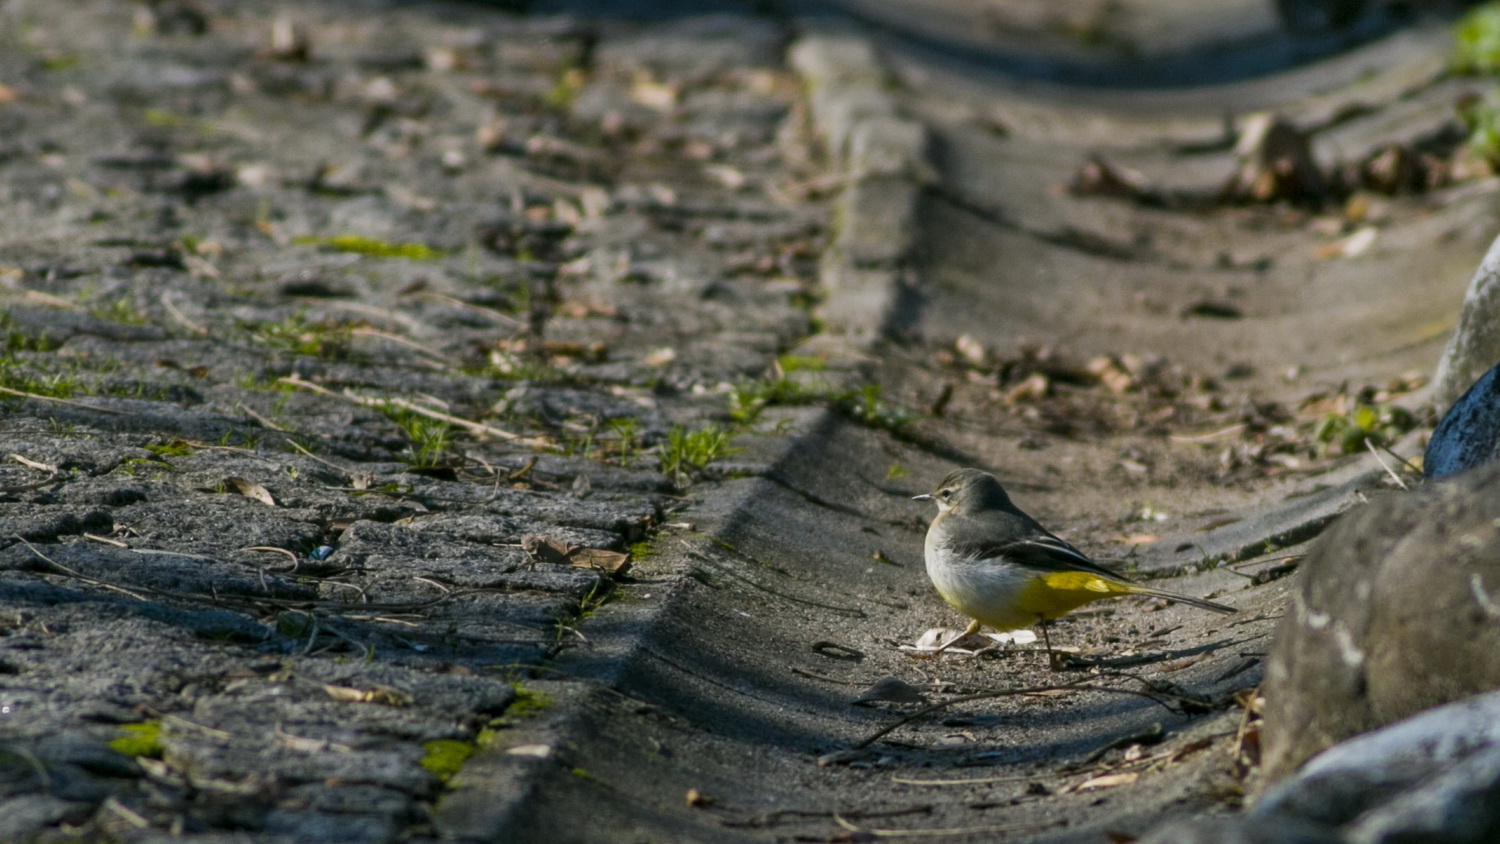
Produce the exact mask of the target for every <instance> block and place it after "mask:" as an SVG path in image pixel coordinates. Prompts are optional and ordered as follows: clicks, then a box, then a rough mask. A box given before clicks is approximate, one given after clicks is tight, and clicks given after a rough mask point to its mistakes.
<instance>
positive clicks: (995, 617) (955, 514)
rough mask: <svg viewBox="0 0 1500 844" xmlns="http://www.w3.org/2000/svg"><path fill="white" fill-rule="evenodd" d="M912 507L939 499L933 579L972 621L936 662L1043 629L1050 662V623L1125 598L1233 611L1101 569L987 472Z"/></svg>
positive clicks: (931, 551)
mask: <svg viewBox="0 0 1500 844" xmlns="http://www.w3.org/2000/svg"><path fill="white" fill-rule="evenodd" d="M913 500H914V501H935V502H937V506H938V514H937V517H936V518H934V519H933V520H932V525H931V526H930V527H929V528H927V543H926V558H927V576H928V577H930V578H932V585H934V586H936V587H937V591H938V594H939V595H942V596H943V600H945V601H947V602H948V603H949V604H950V605H951V606H952V607H953V608H954V609H956V610H958V611H959V612H961V613H963V614H964V615H966V616H968V617H969V618H971V619H973V621H972V622H970V624H969V627H968V629H967V630H965V631H964V632H963V633H961V634H960V635H958V636H956V637H954V638H953V639H952V640H950V641H949V642H947V643H946V644H944V645H943V646H942V647H940V648H938V649H937V652H936V653H934V654H932V655H933V656H937V655H938V654H941V653H942V652H943V651H945V650H947V649H948V648H950V647H952V646H953V644H954V643H955V642H958V641H960V640H961V639H963V638H964V637H965V636H971V635H973V634H975V633H978V632H979V630H980V628H982V627H984V626H986V625H988V626H990V627H993V628H995V629H996V630H1002V631H1003V630H1016V629H1019V628H1022V627H1030V626H1032V625H1033V624H1040V625H1042V636H1043V638H1044V640H1046V641H1047V654H1048V659H1049V661H1050V662H1051V663H1052V664H1053V666H1054V667H1055V666H1056V661H1055V660H1054V659H1053V658H1052V643H1051V641H1050V640H1047V622H1048V621H1051V620H1052V619H1054V618H1057V617H1059V616H1062V615H1066V614H1068V613H1070V612H1072V611H1073V610H1076V609H1078V608H1079V607H1081V606H1083V605H1084V604H1087V603H1090V602H1093V601H1099V600H1102V599H1104V598H1117V597H1120V596H1121V595H1155V596H1157V597H1161V598H1168V599H1170V600H1173V601H1181V602H1182V603H1184V604H1192V605H1193V606H1195V607H1202V608H1203V609H1206V610H1213V611H1214V612H1222V613H1232V612H1235V609H1234V608H1233V607H1226V606H1224V605H1223V604H1216V603H1214V602H1213V601H1205V600H1203V599H1202V598H1190V597H1188V596H1186V595H1178V594H1176V593H1175V592H1168V591H1166V590H1164V589H1154V588H1152V587H1150V586H1142V585H1140V584H1138V583H1132V582H1130V581H1129V580H1126V579H1125V578H1123V577H1121V576H1120V575H1118V574H1115V573H1113V572H1111V571H1109V570H1107V569H1104V568H1101V567H1100V566H1099V565H1098V564H1097V563H1095V562H1094V561H1093V560H1090V559H1089V558H1088V557H1087V556H1085V555H1084V553H1083V552H1082V551H1079V550H1078V549H1077V548H1074V547H1073V546H1072V545H1069V544H1068V543H1066V542H1064V541H1063V540H1061V539H1058V538H1057V537H1056V536H1054V535H1052V533H1051V532H1049V531H1048V530H1047V529H1046V528H1044V527H1042V526H1041V525H1040V524H1039V523H1038V522H1037V520H1036V519H1033V518H1032V517H1030V516H1028V515H1026V514H1025V513H1024V512H1022V511H1021V508H1019V507H1017V506H1016V505H1015V504H1013V503H1011V500H1010V496H1009V495H1006V493H1005V488H1004V487H1002V486H1001V485H1000V482H999V481H998V480H996V479H995V476H994V475H991V474H990V473H988V472H981V471H980V470H978V469H959V470H958V471H956V472H953V473H952V474H950V475H948V477H946V478H943V482H942V483H940V484H938V486H937V489H935V490H933V491H932V492H930V493H928V494H926V495H918V496H915V497H914V498H913Z"/></svg>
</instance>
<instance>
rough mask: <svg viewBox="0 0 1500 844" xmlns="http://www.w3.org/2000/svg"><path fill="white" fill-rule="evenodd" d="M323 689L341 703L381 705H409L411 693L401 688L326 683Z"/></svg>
mask: <svg viewBox="0 0 1500 844" xmlns="http://www.w3.org/2000/svg"><path fill="white" fill-rule="evenodd" d="M323 691H324V692H325V693H326V694H327V695H328V696H329V697H331V698H333V699H334V700H336V701H339V702H340V703H376V704H380V705H381V706H407V705H409V704H411V702H412V700H411V695H409V694H407V693H406V692H403V691H401V690H399V689H391V688H386V687H384V686H376V687H375V688H373V689H356V688H354V687H352V686H334V685H330V684H325V685H324V686H323Z"/></svg>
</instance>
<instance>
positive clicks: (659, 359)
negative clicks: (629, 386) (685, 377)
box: [641, 346, 677, 366]
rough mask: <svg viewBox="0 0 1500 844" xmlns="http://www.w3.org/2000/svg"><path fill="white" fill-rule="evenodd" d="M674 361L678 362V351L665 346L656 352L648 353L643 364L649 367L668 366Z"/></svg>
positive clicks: (642, 360)
mask: <svg viewBox="0 0 1500 844" xmlns="http://www.w3.org/2000/svg"><path fill="white" fill-rule="evenodd" d="M674 360H677V350H676V349H674V348H672V347H671V346H663V347H662V348H660V349H657V350H655V351H652V352H647V353H646V356H645V357H644V358H642V359H641V362H642V363H644V364H646V365H647V366H666V365H667V364H669V363H671V362H672V361H674Z"/></svg>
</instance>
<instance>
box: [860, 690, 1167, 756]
mask: <svg viewBox="0 0 1500 844" xmlns="http://www.w3.org/2000/svg"><path fill="white" fill-rule="evenodd" d="M1126 676H1129V675H1126ZM1131 679H1137V678H1131ZM1058 691H1095V692H1113V693H1115V694H1120V695H1133V696H1135V697H1144V698H1147V699H1149V700H1152V701H1155V702H1157V703H1161V701H1160V700H1158V699H1157V698H1156V697H1155V696H1153V695H1150V694H1147V693H1145V692H1137V691H1134V690H1132V689H1114V688H1110V687H1108V686H1091V685H1089V684H1087V683H1085V682H1083V681H1079V682H1077V683H1064V684H1063V685H1060V686H1056V685H1054V686H1028V687H1026V688H1024V689H994V690H991V691H987V692H976V693H974V694H972V695H961V696H959V697H955V698H949V699H948V700H944V701H939V702H937V703H933V704H929V705H927V706H924V707H922V708H921V709H918V710H917V711H915V712H912V713H911V714H909V715H905V716H903V717H902V718H900V719H898V720H896V721H893V722H891V723H890V724H889V725H887V726H885V727H882V728H881V729H879V730H877V731H875V732H874V733H872V734H870V735H869V736H868V737H866V738H865V739H863V740H861V741H860V742H858V743H857V744H855V745H854V747H853V748H852V749H853V750H861V749H863V748H866V747H869V746H870V745H872V744H874V743H875V742H876V741H878V740H880V739H882V738H884V737H885V736H886V735H887V734H889V733H892V732H895V731H896V730H897V729H900V728H901V727H904V726H906V725H907V724H910V723H911V722H913V721H915V720H917V719H918V718H921V717H923V716H925V715H928V714H930V713H933V712H936V711H938V710H939V709H946V708H948V707H950V706H953V705H955V704H959V703H969V702H970V701H975V700H992V699H994V698H999V697H1018V696H1021V695H1043V694H1047V693H1049V692H1058Z"/></svg>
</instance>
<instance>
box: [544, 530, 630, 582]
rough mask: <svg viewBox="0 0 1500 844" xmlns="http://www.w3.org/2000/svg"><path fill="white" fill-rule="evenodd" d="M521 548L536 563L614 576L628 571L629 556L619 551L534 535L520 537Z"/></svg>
mask: <svg viewBox="0 0 1500 844" xmlns="http://www.w3.org/2000/svg"><path fill="white" fill-rule="evenodd" d="M521 547H522V548H523V549H525V551H526V553H528V554H530V555H531V556H532V557H533V558H534V559H536V560H537V561H538V562H543V563H553V564H555V565H562V566H573V567H574V568H581V569H598V570H600V571H604V572H608V573H609V574H615V575H620V574H624V573H625V572H627V571H629V570H630V555H629V554H627V553H624V552H621V551H610V550H607V549H605V548H587V547H584V546H582V545H570V544H568V543H567V542H564V541H562V540H560V539H549V538H547V537H545V536H539V535H536V534H532V535H531V536H526V537H522V539H521Z"/></svg>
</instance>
